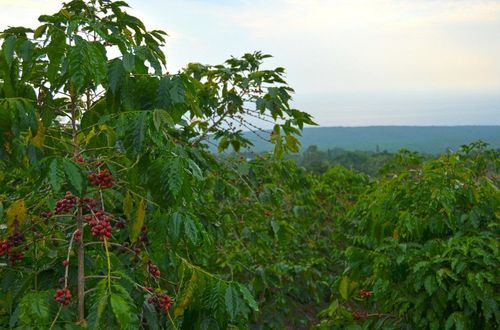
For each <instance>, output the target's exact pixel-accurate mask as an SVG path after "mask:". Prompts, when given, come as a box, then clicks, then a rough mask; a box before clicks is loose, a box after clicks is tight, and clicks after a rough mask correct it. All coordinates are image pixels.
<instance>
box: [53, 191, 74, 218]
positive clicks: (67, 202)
mask: <svg viewBox="0 0 500 330" xmlns="http://www.w3.org/2000/svg"><path fill="white" fill-rule="evenodd" d="M77 203H78V197H76V196H73V194H72V193H71V192H70V191H68V192H66V195H65V196H64V198H62V199H60V200H58V201H57V202H56V208H55V210H54V213H55V214H61V213H68V212H69V211H71V210H72V209H73V208H74V207H75V206H76V204H77Z"/></svg>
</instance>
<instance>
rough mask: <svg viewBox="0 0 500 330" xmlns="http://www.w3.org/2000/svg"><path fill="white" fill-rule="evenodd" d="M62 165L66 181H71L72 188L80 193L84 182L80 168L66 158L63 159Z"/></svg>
mask: <svg viewBox="0 0 500 330" xmlns="http://www.w3.org/2000/svg"><path fill="white" fill-rule="evenodd" d="M63 166H64V171H65V172H66V177H67V178H68V181H69V182H70V183H71V185H72V186H73V188H75V190H76V191H77V192H78V193H79V194H81V193H82V192H83V185H84V182H85V179H84V175H83V172H82V170H81V169H80V167H79V166H77V165H76V164H75V163H73V162H72V161H71V160H69V159H66V158H64V159H63Z"/></svg>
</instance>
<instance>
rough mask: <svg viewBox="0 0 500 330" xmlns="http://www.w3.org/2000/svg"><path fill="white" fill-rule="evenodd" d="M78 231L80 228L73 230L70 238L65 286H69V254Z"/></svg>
mask: <svg viewBox="0 0 500 330" xmlns="http://www.w3.org/2000/svg"><path fill="white" fill-rule="evenodd" d="M77 232H78V229H77V230H75V231H74V232H73V234H72V235H71V238H70V240H69V246H68V254H67V255H66V266H65V270H64V287H65V288H67V287H68V273H69V254H70V252H71V247H72V246H73V240H74V238H75V234H76V233H77Z"/></svg>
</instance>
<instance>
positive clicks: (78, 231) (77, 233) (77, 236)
mask: <svg viewBox="0 0 500 330" xmlns="http://www.w3.org/2000/svg"><path fill="white" fill-rule="evenodd" d="M73 238H74V240H75V241H76V242H79V241H80V240H81V239H82V232H81V231H80V230H79V229H78V230H77V231H75V235H74V237H73Z"/></svg>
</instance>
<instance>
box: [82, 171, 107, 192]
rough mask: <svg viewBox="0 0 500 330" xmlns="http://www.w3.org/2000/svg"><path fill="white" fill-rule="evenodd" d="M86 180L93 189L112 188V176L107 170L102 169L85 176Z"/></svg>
mask: <svg viewBox="0 0 500 330" xmlns="http://www.w3.org/2000/svg"><path fill="white" fill-rule="evenodd" d="M87 180H88V181H89V183H90V184H91V185H92V186H94V187H99V188H102V189H106V188H112V187H113V176H112V175H111V173H110V172H109V170H108V169H104V170H102V171H101V172H99V173H96V172H91V173H90V174H89V175H87Z"/></svg>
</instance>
